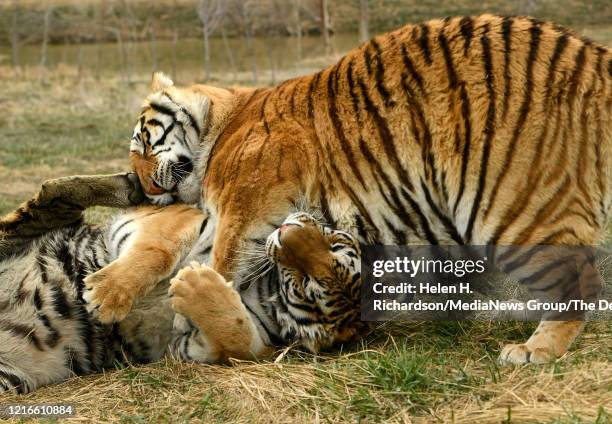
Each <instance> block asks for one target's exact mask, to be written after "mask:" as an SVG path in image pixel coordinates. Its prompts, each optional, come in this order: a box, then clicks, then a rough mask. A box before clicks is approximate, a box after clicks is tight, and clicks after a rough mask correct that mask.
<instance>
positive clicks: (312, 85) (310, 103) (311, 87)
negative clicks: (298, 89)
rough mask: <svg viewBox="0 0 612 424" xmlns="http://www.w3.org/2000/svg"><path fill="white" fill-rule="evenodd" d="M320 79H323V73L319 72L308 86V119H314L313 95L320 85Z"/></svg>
mask: <svg viewBox="0 0 612 424" xmlns="http://www.w3.org/2000/svg"><path fill="white" fill-rule="evenodd" d="M319 78H321V72H317V73H316V74H315V75H314V76H313V77H312V79H311V80H310V85H309V86H308V96H307V97H308V118H313V117H314V108H313V98H312V94H313V92H314V90H315V88H316V87H317V84H318V83H319Z"/></svg>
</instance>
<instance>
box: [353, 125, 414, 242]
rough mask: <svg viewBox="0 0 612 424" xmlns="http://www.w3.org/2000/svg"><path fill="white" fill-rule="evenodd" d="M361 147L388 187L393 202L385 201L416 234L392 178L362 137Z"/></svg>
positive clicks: (382, 192) (381, 191) (360, 139)
mask: <svg viewBox="0 0 612 424" xmlns="http://www.w3.org/2000/svg"><path fill="white" fill-rule="evenodd" d="M359 147H360V149H361V153H362V154H363V155H364V157H365V158H366V159H367V161H368V163H370V164H372V165H373V166H374V170H375V171H376V172H377V174H378V175H379V176H380V177H381V178H382V180H383V182H384V183H385V186H386V187H387V190H388V191H389V193H390V194H391V197H392V199H393V202H391V201H389V200H388V199H387V198H386V196H385V200H386V201H387V203H388V204H389V206H390V207H391V209H392V210H393V212H394V213H395V214H396V215H397V217H398V218H399V219H400V220H401V221H402V223H403V224H404V225H406V226H408V227H409V228H411V229H413V230H414V231H415V232H416V226H415V225H414V223H413V222H412V219H410V215H409V214H408V213H407V212H406V209H405V208H404V207H403V206H402V203H401V201H400V199H399V195H398V192H397V187H396V186H395V184H393V182H392V181H391V178H390V177H389V176H388V175H387V174H386V173H385V171H384V169H383V166H382V165H381V164H380V162H379V161H378V160H377V159H376V157H375V156H374V154H373V153H372V152H371V151H370V149H369V148H368V146H367V145H366V144H365V141H364V140H363V138H361V137H360V138H359ZM377 180H378V178H377ZM380 193H381V194H382V195H383V196H384V190H383V189H382V187H380Z"/></svg>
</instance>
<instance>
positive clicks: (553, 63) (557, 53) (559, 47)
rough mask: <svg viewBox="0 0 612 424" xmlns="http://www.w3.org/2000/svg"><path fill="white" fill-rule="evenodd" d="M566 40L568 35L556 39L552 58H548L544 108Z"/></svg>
mask: <svg viewBox="0 0 612 424" xmlns="http://www.w3.org/2000/svg"><path fill="white" fill-rule="evenodd" d="M567 40H568V35H567V34H561V35H560V36H559V37H558V38H557V42H556V43H555V48H554V50H553V54H552V57H551V58H550V64H549V65H548V78H547V79H546V98H545V103H544V105H545V106H547V105H548V103H549V102H550V97H551V94H552V89H553V82H554V72H555V70H556V68H557V63H558V62H559V58H560V57H561V54H562V53H563V51H564V50H565V48H566V47H567Z"/></svg>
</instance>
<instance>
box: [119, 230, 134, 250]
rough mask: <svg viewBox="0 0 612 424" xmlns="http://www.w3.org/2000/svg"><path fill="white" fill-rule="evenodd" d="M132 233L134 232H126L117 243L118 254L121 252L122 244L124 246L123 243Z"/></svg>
mask: <svg viewBox="0 0 612 424" xmlns="http://www.w3.org/2000/svg"><path fill="white" fill-rule="evenodd" d="M131 235H132V233H125V234H124V235H123V237H121V238H120V239H119V242H118V243H117V254H120V253H121V246H123V243H125V241H126V240H127V238H128V237H130V236H131Z"/></svg>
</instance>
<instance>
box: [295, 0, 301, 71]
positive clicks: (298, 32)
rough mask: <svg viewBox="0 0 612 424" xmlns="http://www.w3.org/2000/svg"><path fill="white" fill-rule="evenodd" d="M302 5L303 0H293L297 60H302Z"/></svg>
mask: <svg viewBox="0 0 612 424" xmlns="http://www.w3.org/2000/svg"><path fill="white" fill-rule="evenodd" d="M300 7H301V1H300V0H293V12H294V18H295V36H296V37H297V40H296V42H297V43H296V44H297V46H296V49H295V51H296V54H297V61H298V62H301V61H302V17H301V15H300ZM297 66H299V63H298V64H297Z"/></svg>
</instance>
